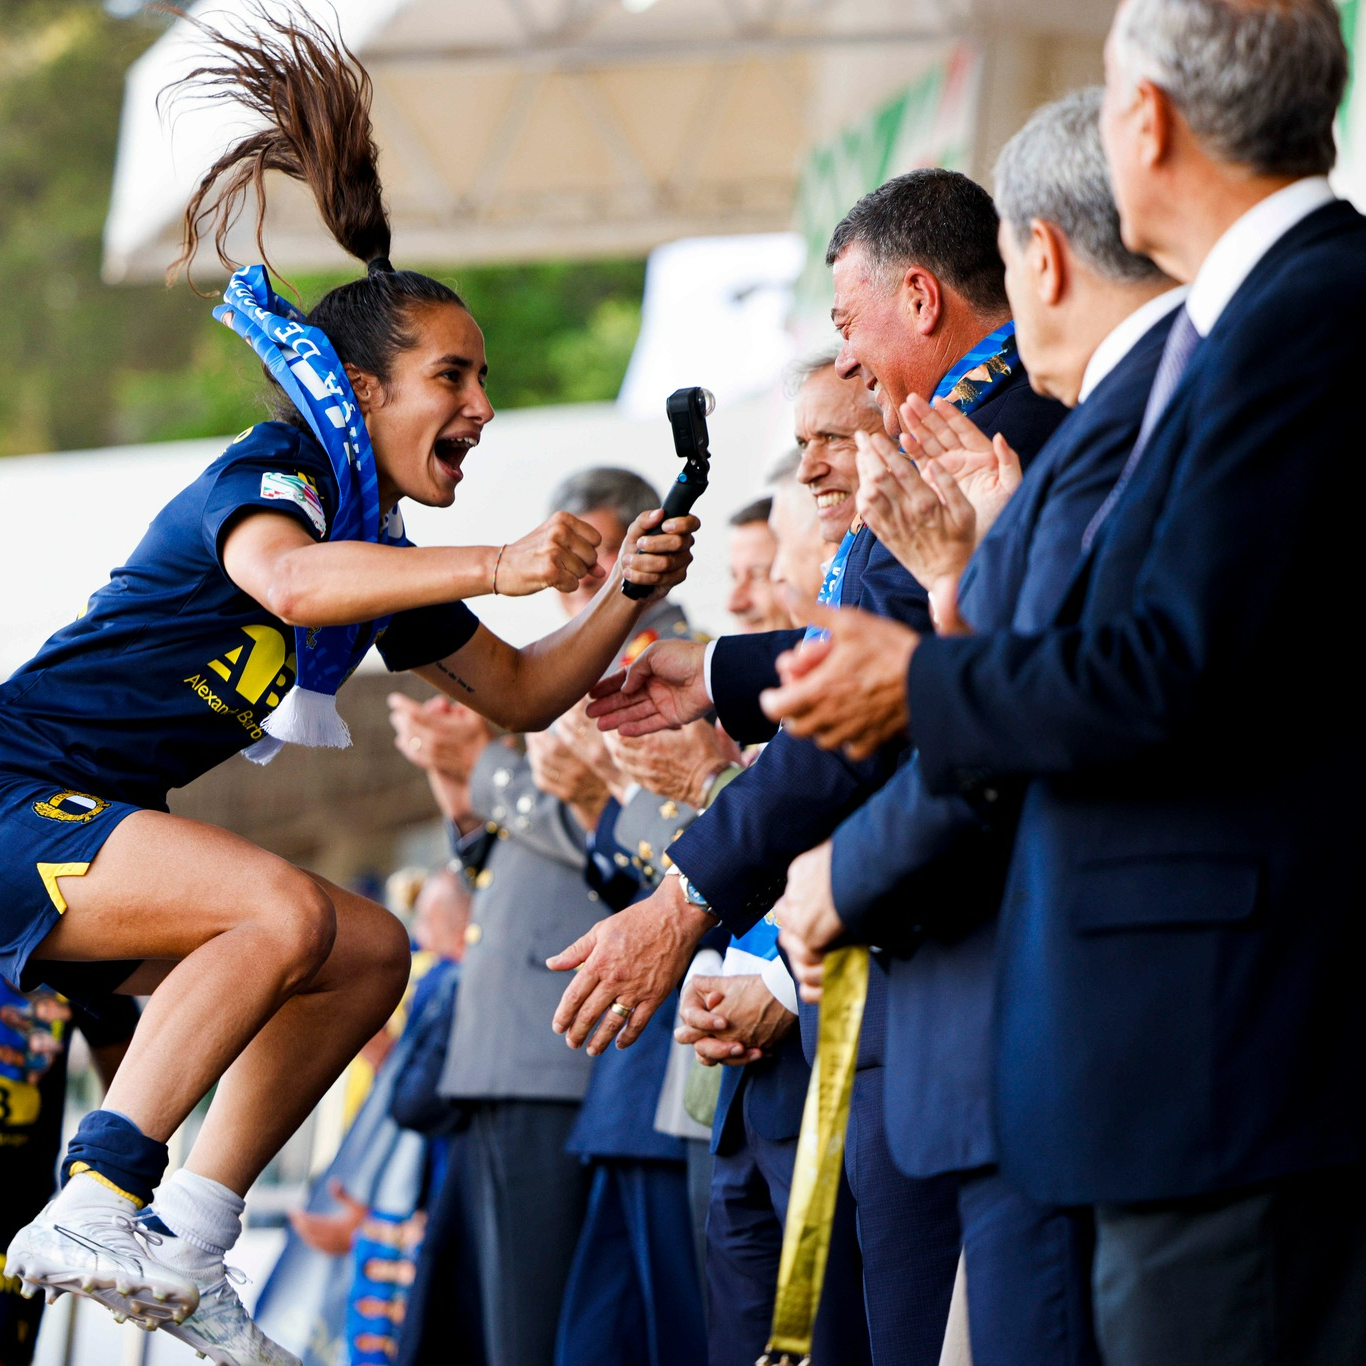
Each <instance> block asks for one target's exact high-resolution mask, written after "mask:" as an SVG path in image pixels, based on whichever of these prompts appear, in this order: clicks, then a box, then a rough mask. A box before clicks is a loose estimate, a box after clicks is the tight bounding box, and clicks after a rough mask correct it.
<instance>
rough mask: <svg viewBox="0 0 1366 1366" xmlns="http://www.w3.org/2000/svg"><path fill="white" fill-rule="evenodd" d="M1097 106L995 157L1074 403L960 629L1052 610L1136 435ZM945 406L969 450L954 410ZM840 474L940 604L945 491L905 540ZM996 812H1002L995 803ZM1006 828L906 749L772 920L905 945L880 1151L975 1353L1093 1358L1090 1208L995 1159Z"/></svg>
mask: <svg viewBox="0 0 1366 1366" xmlns="http://www.w3.org/2000/svg"><path fill="white" fill-rule="evenodd" d="M1099 108H1100V91H1099V90H1089V91H1081V92H1078V93H1076V94H1074V95H1071V96H1068V97H1067V98H1066V99H1064V100H1060V101H1058V102H1057V103H1055V104H1052V105H1048V106H1046V107H1045V108H1043V109H1041V110H1039V111H1038V112H1037V113H1036V114H1035V115H1034V116H1033V118H1032V119H1030V121H1029V123H1028V124H1027V125H1026V126H1025V127H1024V128H1023V129H1022V130H1021V131H1020V132H1019V133H1017V134H1016V135H1015V136H1014V137H1013V138H1012V139H1011V140H1010V142H1009V143H1007V144H1006V146H1005V148H1004V150H1003V151H1002V153H1001V156H1000V159H999V160H998V162H997V165H996V203H997V207H998V209H999V211H1000V215H1001V226H1000V232H999V239H998V240H999V244H1000V248H1001V255H1002V257H1003V258H1004V260H1005V263H1006V288H1007V290H1008V292H1009V294H1010V303H1011V311H1012V314H1013V316H1014V318H1015V326H1016V336H1017V338H1018V339H1019V345H1020V355H1021V357H1022V358H1023V359H1024V362H1025V364H1026V365H1027V366H1028V367H1029V376H1030V383H1031V384H1033V385H1034V387H1035V388H1036V389H1038V390H1040V391H1042V392H1044V393H1048V394H1050V395H1052V396H1053V397H1055V398H1059V399H1061V400H1062V401H1063V402H1065V403H1066V404H1067V405H1068V406H1069V407H1075V408H1077V409H1078V411H1077V412H1076V413H1074V415H1073V416H1072V417H1070V418H1069V419H1068V421H1066V422H1064V423H1063V425H1062V426H1061V427H1059V428H1058V430H1057V432H1055V433H1054V435H1053V438H1052V440H1050V441H1049V442H1048V444H1047V445H1046V446H1045V447H1044V449H1043V450H1042V451H1041V452H1040V453H1039V456H1038V458H1037V459H1036V460H1035V462H1034V464H1033V465H1032V466H1031V468H1030V470H1029V472H1028V473H1027V475H1026V476H1025V480H1024V483H1023V485H1022V486H1021V488H1020V489H1019V491H1018V492H1017V493H1016V494H1015V495H1014V498H1013V499H1012V500H1011V502H1009V503H1008V504H1007V505H1006V507H1005V510H1004V511H1003V512H1002V513H1001V515H1000V517H999V518H998V519H997V521H996V522H995V524H994V525H993V526H992V528H991V530H990V532H989V533H988V534H987V535H986V537H985V539H984V540H982V542H981V545H980V547H979V548H978V550H977V551H976V553H975V554H973V556H972V559H971V561H970V567H969V568H968V569H967V572H966V574H964V575H963V591H962V595H961V596H962V609H961V610H962V615H963V616H964V617H966V618H967V619H968V620H969V621H971V622H972V623H973V625H974V626H975V627H977V628H978V629H990V628H992V627H1007V626H1010V625H1011V624H1012V623H1013V624H1015V625H1017V626H1019V627H1020V628H1021V629H1030V628H1031V627H1032V625H1033V624H1034V623H1035V622H1036V621H1039V620H1042V619H1046V618H1047V617H1048V616H1049V615H1050V614H1051V613H1052V611H1053V610H1055V608H1056V606H1057V603H1058V602H1059V601H1060V600H1061V598H1062V596H1063V594H1064V592H1065V590H1066V587H1067V584H1068V582H1069V580H1070V578H1071V574H1072V570H1073V567H1074V566H1075V564H1076V562H1077V559H1078V558H1079V556H1080V553H1081V537H1082V533H1083V531H1084V530H1085V528H1086V525H1087V523H1088V522H1089V521H1090V520H1091V518H1092V517H1093V516H1094V515H1095V512H1096V510H1097V509H1098V508H1099V506H1100V504H1101V501H1102V500H1103V499H1104V497H1105V496H1106V494H1107V493H1108V492H1109V491H1110V489H1111V488H1112V487H1113V485H1114V482H1115V480H1116V479H1117V478H1118V476H1119V472H1120V469H1121V468H1122V466H1123V463H1124V461H1125V460H1126V459H1127V457H1128V455H1129V453H1130V451H1131V450H1132V449H1133V445H1134V442H1135V440H1136V439H1137V437H1138V429H1139V424H1140V422H1141V421H1142V417H1143V407H1144V403H1145V401H1146V399H1147V395H1148V390H1149V388H1150V387H1151V384H1152V379H1153V374H1154V372H1155V370H1156V368H1157V362H1158V359H1159V358H1160V356H1161V354H1162V347H1163V344H1164V342H1165V340H1166V336H1167V332H1168V330H1169V329H1170V326H1171V315H1172V312H1173V310H1174V309H1175V308H1176V306H1177V305H1178V304H1179V303H1180V300H1181V297H1182V295H1183V293H1184V291H1181V290H1178V289H1176V288H1175V287H1174V282H1173V281H1171V280H1169V279H1168V278H1167V277H1166V276H1164V275H1163V274H1162V273H1161V272H1160V271H1159V270H1158V269H1157V268H1156V267H1155V266H1154V265H1153V263H1152V262H1151V261H1149V260H1147V259H1145V258H1142V257H1136V256H1134V255H1133V254H1131V253H1130V252H1129V251H1128V250H1126V249H1125V247H1124V245H1123V243H1122V242H1121V241H1120V235H1119V219H1118V215H1117V214H1116V212H1115V208H1114V202H1113V200H1112V198H1111V196H1110V190H1109V182H1108V177H1107V174H1106V168H1105V159H1104V155H1103V153H1102V150H1101V145H1100V133H1099V128H1098V126H1097V116H1098V113H1099ZM961 421H962V424H963V425H964V427H965V428H966V435H967V441H968V443H969V444H970V443H971V441H972V438H973V436H974V435H975V433H974V432H973V429H971V428H970V427H968V426H967V424H969V423H970V421H971V419H962V420H961ZM907 425H908V427H910V426H912V425H913V424H909V423H908V424H907ZM914 428H915V429H916V430H919V429H920V424H918V423H917V424H914ZM936 430H938V432H939V435H940V436H941V437H942V438H943V440H944V442H945V443H948V442H951V441H955V440H958V439H959V438H958V436H957V434H956V433H955V432H954V431H953V429H952V428H949V427H948V425H947V423H945V424H943V426H942V427H937V428H936ZM980 440H981V446H982V448H983V449H986V450H989V449H990V443H989V442H987V441H986V440H985V438H980ZM859 468H860V475H861V476H862V477H863V478H865V479H867V480H868V481H869V484H871V485H872V486H873V488H874V489H875V493H874V496H873V497H871V498H870V497H869V496H868V494H869V487H868V486H867V485H865V487H864V491H863V493H862V494H861V496H860V500H859V501H860V507H861V508H862V509H864V515H865V516H866V517H867V519H868V523H869V525H870V526H871V527H872V528H873V530H874V531H875V532H877V534H878V537H879V539H880V540H881V541H882V543H883V544H884V545H886V546H888V547H889V548H890V549H892V550H893V551H894V552H895V553H896V554H897V555H898V556H900V557H901V558H902V560H903V562H904V563H906V564H907V567H908V568H910V569H911V570H912V572H913V573H915V575H916V577H917V578H918V579H919V580H920V581H921V582H922V583H926V584H928V585H930V587H931V591H932V592H933V593H935V595H936V601H937V603H938V604H942V603H943V601H944V599H943V597H941V595H943V594H947V595H948V598H949V599H950V600H952V599H953V598H955V597H956V596H957V594H956V592H955V591H954V589H953V588H952V586H951V585H946V584H945V583H943V582H942V579H943V578H944V577H946V576H948V575H953V576H954V577H956V576H957V574H959V573H961V572H962V571H963V569H964V562H963V558H962V557H964V556H965V555H966V553H967V550H968V549H969V548H970V547H968V546H965V545H963V544H961V543H957V542H952V541H948V542H945V541H944V534H945V531H946V525H945V511H944V506H943V504H942V503H941V502H940V501H939V500H938V498H937V497H935V496H934V495H933V493H931V494H930V496H929V497H928V498H925V499H924V500H923V502H922V503H920V508H921V513H922V516H921V519H920V523H919V525H917V526H915V527H914V531H915V535H914V536H910V537H908V536H906V535H905V532H906V531H907V529H908V525H907V520H903V519H909V518H910V516H911V513H910V512H909V509H910V508H911V507H912V506H913V504H914V501H915V500H914V499H913V498H912V497H908V496H907V493H906V492H903V489H904V490H906V491H908V492H910V493H911V494H914V493H915V492H916V488H915V485H916V483H918V482H919V480H918V476H917V474H916V472H915V466H913V465H910V464H909V463H908V462H907V461H906V460H905V459H904V457H903V456H901V455H900V453H899V452H896V451H895V450H894V449H893V448H892V447H891V445H890V443H889V442H876V441H875V442H874V443H872V448H871V449H866V450H864V451H863V452H862V453H861V454H860V459H859ZM921 487H922V488H923V487H924V486H923V484H922V485H921ZM931 557H937V559H938V561H939V563H938V565H937V566H931V565H930V563H929V560H930V558H931ZM942 615H943V612H942V611H941V616H942ZM995 805H996V806H997V807H998V808H999V807H1000V806H1002V805H1004V806H1006V807H1009V808H1010V809H1012V810H1013V802H1010V801H1005V802H999V801H998V803H996V804H995ZM1013 824H1014V823H1013V820H1012V819H1011V818H1010V817H1009V816H1008V815H1004V814H1001V813H1000V812H999V810H998V811H995V812H992V813H991V818H990V819H989V820H984V819H983V818H982V816H981V815H979V814H978V813H975V812H974V811H973V810H972V808H971V807H970V806H969V805H968V804H967V803H965V802H964V801H962V800H961V799H957V798H943V797H933V796H931V795H930V794H929V793H928V791H927V790H926V789H925V786H924V782H923V780H922V776H921V771H920V767H919V765H918V763H916V762H915V761H914V760H913V759H909V760H908V761H906V762H903V763H902V765H901V766H900V768H899V769H898V771H897V773H896V775H895V776H894V777H893V778H892V779H891V780H890V781H889V782H888V784H887V785H886V786H885V787H884V788H882V790H881V791H880V792H879V793H878V794H877V795H876V796H875V797H873V798H872V800H870V801H869V802H868V803H867V804H866V805H864V806H863V807H861V808H860V809H859V810H858V811H857V812H855V814H854V815H853V816H852V817H850V819H849V820H847V821H846V822H845V823H844V824H843V825H842V826H841V827H840V828H839V830H837V831H836V833H835V836H834V838H833V840H832V841H831V842H830V843H828V844H826V845H823V846H821V847H820V848H819V849H817V850H814V851H812V852H811V853H810V854H807V855H804V856H803V857H802V858H800V859H798V860H797V861H796V862H794V864H793V865H792V876H791V878H790V880H789V883H788V891H787V893H786V895H785V896H784V898H783V900H782V901H781V902H780V903H779V907H778V911H777V914H778V918H779V920H780V921H781V923H782V925H783V927H784V934H785V943H786V944H787V945H788V947H789V955H790V957H791V959H792V961H793V964H794V966H795V967H796V968H797V969H798V971H799V972H800V973H803V974H804V976H805V978H806V980H807V981H808V983H812V984H814V981H815V979H816V971H815V970H814V968H815V964H816V963H817V962H818V960H819V958H820V956H821V954H822V952H823V950H824V949H825V948H827V947H829V946H831V945H832V944H834V943H835V942H841V943H843V942H848V941H849V940H851V939H852V940H856V941H860V942H864V943H876V944H880V945H883V946H884V947H887V948H889V949H891V950H893V951H895V950H897V949H900V950H901V951H902V952H903V953H904V952H906V951H907V950H911V949H914V950H916V951H915V952H914V953H913V954H912V955H911V956H909V957H901V958H898V959H897V960H896V961H894V962H893V963H892V966H891V969H890V982H889V986H888V998H889V999H888V1031H887V1076H888V1079H889V1082H890V1084H889V1086H888V1090H887V1104H886V1118H887V1130H888V1141H889V1143H890V1146H891V1149H892V1154H893V1157H894V1158H895V1159H896V1161H897V1162H898V1164H899V1165H900V1166H901V1167H902V1168H903V1169H904V1170H905V1171H906V1172H908V1173H911V1174H915V1175H920V1176H929V1175H933V1174H936V1173H939V1172H944V1171H950V1172H955V1173H957V1175H958V1181H959V1214H960V1218H961V1221H962V1227H963V1243H964V1253H965V1257H966V1264H967V1277H968V1315H969V1320H970V1324H971V1337H972V1352H973V1360H974V1362H975V1363H976V1366H1034V1363H1038V1362H1048V1363H1058V1366H1067V1364H1069V1363H1087V1362H1094V1361H1095V1360H1096V1352H1095V1346H1094V1342H1093V1340H1092V1335H1091V1331H1090V1292H1089V1277H1090V1265H1091V1236H1092V1235H1091V1221H1090V1219H1089V1217H1087V1216H1084V1215H1079V1214H1074V1213H1072V1212H1070V1211H1066V1210H1062V1209H1059V1208H1057V1207H1055V1206H1053V1205H1049V1204H1044V1203H1040V1202H1036V1201H1033V1200H1031V1199H1029V1198H1028V1197H1027V1196H1025V1195H1023V1194H1022V1193H1021V1192H1019V1191H1018V1190H1017V1189H1016V1188H1015V1187H1014V1186H1013V1185H1012V1184H1011V1183H1010V1182H1009V1181H1008V1180H1006V1179H1005V1178H1004V1177H1002V1176H1001V1174H1000V1172H999V1170H998V1169H997V1167H996V1166H995V1162H996V1156H997V1154H996V1145H995V1139H994V1135H993V1132H992V1124H991V1107H990V1100H989V1097H990V1094H991V1084H992V1068H991V1043H992V1031H991V1017H992V997H993V994H994V976H995V940H996V911H997V907H998V906H999V904H1000V892H1001V877H1002V874H1003V871H1004V867H1005V863H1006V859H1007V857H1008V854H1009V849H1010V842H1011V837H1012V835H1013ZM911 921H914V923H915V926H916V929H915V930H914V932H912V930H911V925H910V923H908V922H911ZM950 1022H952V1023H950Z"/></svg>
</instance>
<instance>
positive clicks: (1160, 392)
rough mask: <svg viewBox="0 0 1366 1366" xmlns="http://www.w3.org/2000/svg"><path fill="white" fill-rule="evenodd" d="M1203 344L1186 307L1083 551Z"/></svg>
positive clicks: (1169, 337)
mask: <svg viewBox="0 0 1366 1366" xmlns="http://www.w3.org/2000/svg"><path fill="white" fill-rule="evenodd" d="M1199 341H1200V334H1199V333H1198V332H1197V331H1196V330H1195V324H1194V323H1193V322H1191V315H1190V314H1189V313H1187V312H1186V307H1185V305H1184V304H1183V305H1182V306H1181V308H1180V309H1179V310H1178V312H1177V315H1176V317H1175V318H1173V319H1172V330H1171V331H1170V332H1168V333H1167V342H1166V345H1165V346H1164V347H1163V348H1162V359H1161V360H1160V361H1159V362H1158V365H1157V374H1156V375H1154V376H1153V387H1152V388H1151V389H1150V390H1149V391H1148V402H1147V404H1146V405H1145V407H1144V409H1143V423H1142V425H1141V426H1140V427H1139V429H1138V440H1137V441H1135V442H1134V448H1133V450H1132V451H1130V452H1129V458H1128V459H1127V460H1126V461H1125V462H1124V468H1123V469H1122V470H1121V471H1120V474H1119V478H1118V479H1117V480H1116V481H1115V486H1114V488H1112V489H1111V490H1110V492H1109V493H1108V494H1107V495H1106V498H1105V501H1104V502H1103V503H1102V504H1101V505H1100V507H1099V508H1098V509H1097V510H1096V515H1095V516H1094V517H1092V518H1091V521H1090V524H1089V525H1088V526H1087V528H1086V531H1085V532H1084V533H1083V535H1082V538H1081V548H1082V549H1083V550H1090V548H1091V542H1092V541H1094V540H1095V539H1096V533H1097V532H1098V531H1099V530H1100V528H1101V523H1103V522H1104V521H1105V519H1106V518H1107V517H1108V516H1109V515H1110V513H1111V511H1112V510H1113V508H1114V506H1115V504H1116V503H1117V502H1119V500H1120V496H1121V495H1122V494H1123V492H1124V490H1125V488H1126V487H1127V486H1128V483H1129V481H1130V480H1131V479H1132V478H1133V477H1134V471H1135V470H1136V469H1137V468H1138V462H1139V461H1140V460H1142V459H1143V452H1144V451H1145V450H1146V449H1147V446H1148V438H1149V437H1150V436H1151V435H1152V433H1153V428H1154V427H1156V426H1157V420H1158V418H1160V417H1161V416H1162V414H1163V413H1164V412H1165V411H1166V408H1167V404H1168V403H1169V402H1170V401H1171V396H1172V394H1173V393H1175V392H1176V386H1177V385H1178V384H1179V383H1180V382H1181V376H1182V375H1184V374H1185V373H1186V366H1187V365H1189V364H1190V358H1191V356H1192V355H1193V354H1194V352H1195V347H1196V344H1197V343H1198V342H1199Z"/></svg>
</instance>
